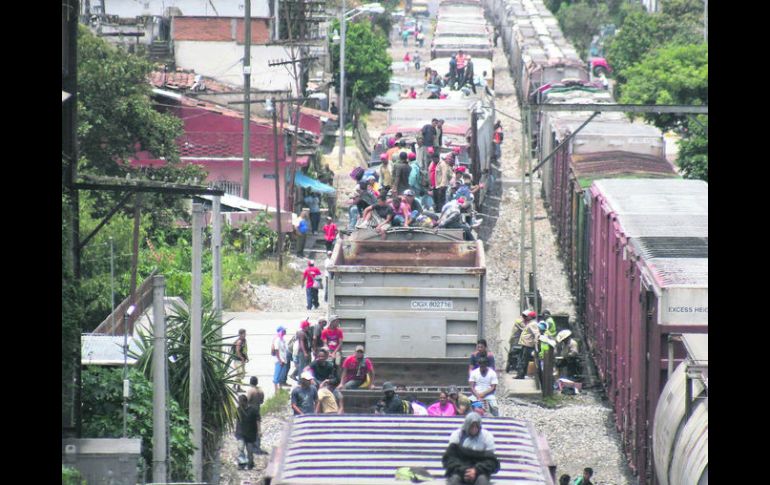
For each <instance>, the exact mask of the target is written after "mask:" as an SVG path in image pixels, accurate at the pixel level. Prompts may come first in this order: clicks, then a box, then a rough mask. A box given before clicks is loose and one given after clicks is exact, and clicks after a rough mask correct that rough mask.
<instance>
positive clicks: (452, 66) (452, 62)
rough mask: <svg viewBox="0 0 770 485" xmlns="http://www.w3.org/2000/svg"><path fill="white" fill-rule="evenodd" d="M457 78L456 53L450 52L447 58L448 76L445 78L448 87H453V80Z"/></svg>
mask: <svg viewBox="0 0 770 485" xmlns="http://www.w3.org/2000/svg"><path fill="white" fill-rule="evenodd" d="M456 80H457V54H452V57H450V58H449V78H448V79H447V85H448V86H449V88H450V89H452V90H454V89H455V81H456Z"/></svg>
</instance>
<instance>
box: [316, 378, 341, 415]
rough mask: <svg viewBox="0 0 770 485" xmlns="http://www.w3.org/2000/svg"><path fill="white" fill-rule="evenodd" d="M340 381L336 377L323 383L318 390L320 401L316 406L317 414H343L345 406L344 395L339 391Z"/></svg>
mask: <svg viewBox="0 0 770 485" xmlns="http://www.w3.org/2000/svg"><path fill="white" fill-rule="evenodd" d="M337 384H339V380H337V378H336V377H332V378H330V379H327V380H325V381H323V382H322V383H321V389H319V390H318V401H317V402H316V405H315V413H316V414H343V413H344V412H345V405H344V401H343V397H342V393H341V392H340V391H338V390H337Z"/></svg>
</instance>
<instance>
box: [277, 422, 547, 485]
mask: <svg viewBox="0 0 770 485" xmlns="http://www.w3.org/2000/svg"><path fill="white" fill-rule="evenodd" d="M463 419H464V418H463V417H452V418H442V417H433V416H430V417H429V416H393V415H388V416H375V415H363V414H361V415H308V416H295V417H294V420H293V422H292V423H291V424H290V427H289V430H288V433H289V436H288V442H287V443H286V446H285V447H283V446H281V445H279V447H278V448H277V450H278V451H277V453H279V454H280V455H281V456H280V457H278V456H275V457H274V459H280V460H281V463H280V465H279V466H278V467H277V468H278V470H277V472H276V476H275V477H274V478H273V480H272V482H271V483H273V484H275V485H279V484H283V485H286V484H335V485H337V484H341V483H355V484H357V485H366V484H394V485H395V484H397V483H401V482H397V481H395V472H396V469H398V468H400V467H409V466H420V467H425V468H427V469H428V470H429V471H430V472H431V474H432V475H433V476H434V477H435V478H436V479H442V482H443V476H444V469H443V467H442V465H441V457H442V455H443V453H444V451H445V450H446V448H447V446H448V442H449V435H450V434H451V433H452V432H453V431H454V430H455V429H457V428H459V427H460V426H461V425H462V422H463ZM482 425H483V427H484V429H487V430H489V431H491V432H492V434H493V435H494V436H495V447H496V455H497V457H498V459H499V460H500V462H501V469H500V471H499V472H498V473H497V474H495V475H493V476H492V479H493V482H494V483H497V484H503V483H515V484H548V485H551V484H552V483H553V481H552V480H551V478H550V476H549V474H548V468H547V464H545V463H543V462H542V458H541V456H542V455H541V452H543V451H545V450H542V449H541V448H540V446H542V445H540V444H539V442H540V443H542V442H543V441H542V439H541V438H539V437H538V436H537V434H536V432H535V431H534V428H533V427H532V426H531V425H530V424H528V423H527V422H525V421H521V420H517V419H512V418H484V420H483V424H482Z"/></svg>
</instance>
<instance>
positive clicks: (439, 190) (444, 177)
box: [433, 154, 452, 207]
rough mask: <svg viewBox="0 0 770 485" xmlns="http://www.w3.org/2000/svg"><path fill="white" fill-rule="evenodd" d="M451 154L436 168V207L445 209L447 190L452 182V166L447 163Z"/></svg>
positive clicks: (434, 198)
mask: <svg viewBox="0 0 770 485" xmlns="http://www.w3.org/2000/svg"><path fill="white" fill-rule="evenodd" d="M448 157H449V154H447V156H445V157H444V158H442V159H441V161H440V162H439V163H438V165H437V166H436V190H434V191H433V194H434V195H433V200H434V201H435V203H436V207H443V206H444V204H445V203H446V201H447V196H446V193H447V189H448V188H449V182H450V181H451V180H452V166H451V165H450V164H449V162H448V161H447V158H448Z"/></svg>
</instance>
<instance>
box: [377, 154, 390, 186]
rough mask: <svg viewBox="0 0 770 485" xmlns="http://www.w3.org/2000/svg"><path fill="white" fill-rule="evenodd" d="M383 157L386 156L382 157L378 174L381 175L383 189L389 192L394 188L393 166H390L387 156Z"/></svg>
mask: <svg viewBox="0 0 770 485" xmlns="http://www.w3.org/2000/svg"><path fill="white" fill-rule="evenodd" d="M383 155H384V156H381V157H380V161H382V163H381V164H380V166H379V168H378V169H377V172H378V173H379V175H380V185H382V189H383V190H385V191H388V190H390V188H391V187H392V186H393V166H392V165H391V164H390V160H388V156H387V154H385V153H383Z"/></svg>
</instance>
